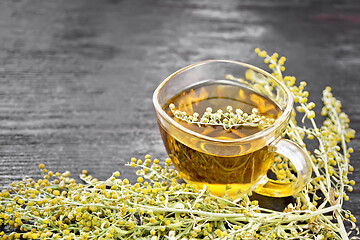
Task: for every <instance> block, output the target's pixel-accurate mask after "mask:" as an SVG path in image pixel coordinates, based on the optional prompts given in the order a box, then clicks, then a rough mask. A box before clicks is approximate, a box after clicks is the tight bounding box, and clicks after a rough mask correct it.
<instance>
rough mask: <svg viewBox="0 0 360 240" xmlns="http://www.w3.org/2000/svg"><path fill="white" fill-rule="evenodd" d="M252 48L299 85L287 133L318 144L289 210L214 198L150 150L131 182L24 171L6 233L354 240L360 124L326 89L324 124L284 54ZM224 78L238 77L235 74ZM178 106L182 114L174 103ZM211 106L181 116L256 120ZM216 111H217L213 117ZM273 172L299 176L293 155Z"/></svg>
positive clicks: (135, 162) (1, 214) (8, 202)
mask: <svg viewBox="0 0 360 240" xmlns="http://www.w3.org/2000/svg"><path fill="white" fill-rule="evenodd" d="M255 51H256V53H258V55H259V56H260V57H263V58H264V62H265V63H268V64H269V67H270V70H271V71H272V74H273V75H274V76H275V77H276V78H277V79H279V80H280V81H283V82H284V83H285V84H286V86H287V87H288V88H289V89H290V90H291V91H292V94H293V96H294V98H295V102H296V103H297V104H298V106H297V107H296V110H294V111H293V112H292V116H291V120H290V122H289V126H288V128H287V130H286V135H287V137H288V138H289V139H291V140H293V141H295V142H297V143H298V144H299V145H301V146H302V147H303V148H306V143H305V142H306V141H305V138H308V139H309V140H312V141H314V144H315V145H316V146H317V147H316V149H315V150H312V151H311V152H309V154H310V156H311V159H312V161H311V165H312V168H313V177H312V179H311V180H310V182H309V183H308V184H307V185H306V187H305V188H304V189H303V190H302V191H300V192H299V193H298V194H296V195H295V196H294V198H295V203H292V204H290V205H288V206H287V207H286V208H285V209H284V211H275V210H271V209H267V208H263V207H260V206H259V204H258V202H257V201H251V200H250V199H249V196H248V195H247V194H245V195H242V196H240V197H239V198H238V199H237V200H236V201H234V200H233V199H231V198H227V197H226V196H224V197H218V196H214V195H212V194H211V193H210V192H209V190H208V189H207V188H206V187H204V188H203V189H198V188H197V187H196V186H194V185H192V184H185V183H182V182H181V181H179V180H180V179H181V177H180V175H179V173H178V172H177V171H176V170H174V169H173V167H172V166H171V160H170V159H166V160H165V161H164V163H163V164H161V161H160V160H158V159H153V158H151V156H150V155H146V156H145V158H144V159H143V160H142V159H135V158H132V159H131V161H130V163H129V164H128V165H129V166H131V167H134V168H138V170H137V171H136V174H137V175H138V176H137V181H136V182H134V183H131V182H130V181H129V180H128V179H126V178H125V179H121V178H120V173H119V172H114V173H113V174H112V176H110V177H109V178H108V179H106V180H97V179H95V178H93V177H91V176H89V175H88V174H87V172H86V171H83V174H81V177H80V178H81V179H82V182H81V183H78V182H76V180H75V179H73V178H71V177H70V173H69V172H64V173H53V172H51V171H49V170H47V169H46V168H45V166H44V165H43V164H41V165H40V168H41V172H42V174H43V178H42V179H39V180H37V181H35V180H34V179H32V178H24V179H23V180H22V181H17V182H14V183H12V184H11V187H10V189H8V190H4V191H2V192H1V193H0V238H3V239H20V238H24V239H151V240H157V239H171V240H175V239H182V240H185V239H316V240H320V239H349V238H350V237H349V236H350V234H351V232H353V234H352V235H355V236H353V237H352V238H356V235H357V231H358V229H357V228H356V225H355V222H356V218H355V217H354V215H353V214H351V212H350V211H349V210H346V209H344V208H343V203H344V201H347V200H349V195H348V192H351V191H352V190H353V185H354V184H355V182H354V181H353V180H351V179H350V175H351V173H352V171H353V167H352V166H351V165H350V154H351V153H352V152H353V149H352V148H349V147H348V143H349V141H350V139H352V138H353V137H354V134H355V131H354V130H352V129H351V128H349V118H348V116H347V115H346V114H345V113H343V112H342V111H341V103H340V102H339V101H338V100H336V99H335V98H334V97H333V95H332V93H331V88H330V87H327V88H326V89H325V90H324V91H323V97H322V100H323V104H324V106H323V108H322V111H321V114H322V115H323V116H324V117H325V121H324V122H323V124H322V125H318V124H319V123H318V122H316V121H315V119H316V115H315V112H314V110H313V108H314V107H315V104H314V103H312V102H309V100H308V97H309V96H308V95H309V93H308V92H307V91H306V90H305V87H306V83H305V82H301V83H300V84H299V85H295V82H296V79H295V77H292V76H283V71H284V70H285V67H284V62H285V60H286V59H285V58H284V57H280V58H279V56H278V54H276V53H275V54H272V55H268V54H267V53H266V52H265V51H261V50H260V49H256V50H255ZM227 77H228V78H231V79H236V76H230V75H229V76H227ZM245 78H246V79H240V78H239V79H238V80H239V81H242V82H244V83H246V84H249V85H252V87H254V88H256V89H258V90H259V91H268V92H271V86H270V85H267V84H266V82H263V83H262V82H261V81H259V79H256V78H255V77H254V75H253V74H252V73H251V72H249V73H248V74H247V77H245ZM173 110H174V113H175V114H176V108H175V107H174V108H173ZM208 110H209V111H206V112H207V113H205V114H206V116H205V117H204V119H207V120H203V121H204V122H202V121H201V119H202V118H203V117H201V118H200V117H199V116H196V118H197V120H195V119H194V115H193V119H189V117H187V118H185V116H188V115H187V114H186V113H185V114H183V113H180V114H178V117H179V118H181V119H183V120H184V121H189V122H190V124H192V122H193V123H194V124H200V126H201V125H202V124H205V121H208V122H206V124H213V123H212V122H211V120H213V121H215V124H220V125H222V126H224V128H225V129H229V128H231V127H236V126H235V125H234V124H249V123H248V121H247V119H248V117H244V114H240V111H238V112H237V110H235V111H233V110H232V109H231V108H228V109H226V112H225V113H228V114H229V115H225V113H222V112H221V113H219V112H218V111H216V112H215V113H213V112H212V111H210V109H208ZM231 113H233V114H235V117H236V119H237V120H236V121H238V120H239V119H243V120H244V119H245V121H243V122H236V121H235V119H234V116H230V114H231ZM238 113H239V114H238ZM297 113H300V114H303V116H304V117H303V121H309V122H310V123H311V126H310V127H308V126H306V125H305V124H303V123H302V122H299V123H298V122H296V120H295V117H296V114H297ZM214 114H218V115H217V116H215V117H214ZM249 114H250V115H252V114H253V117H252V119H253V120H254V119H259V118H260V119H262V120H264V119H263V118H262V116H261V114H259V113H258V112H256V110H253V112H251V113H248V116H249ZM219 115H220V116H219ZM181 119H180V120H181ZM226 119H227V121H228V122H226V121H225V120H226ZM230 119H233V121H232V123H230ZM183 120H181V121H183ZM216 121H218V122H216ZM241 121H242V120H241ZM256 121H257V120H256ZM256 121H255V123H256ZM269 121H271V120H269ZM210 122H211V123H210ZM224 122H225V124H224ZM265 122H266V121H265ZM259 123H260V121H258V122H257V124H259ZM231 124H233V125H231ZM251 124H253V123H251ZM272 171H273V172H274V173H275V174H276V175H277V178H278V179H279V180H281V181H284V182H287V181H291V179H292V178H293V177H294V176H293V171H292V166H291V164H289V162H288V160H287V159H286V158H278V159H277V160H276V162H275V164H274V166H273V167H272ZM344 221H348V222H350V223H352V228H350V229H346V228H345V226H344ZM353 230H356V231H353Z"/></svg>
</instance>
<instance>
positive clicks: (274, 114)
mask: <svg viewBox="0 0 360 240" xmlns="http://www.w3.org/2000/svg"><path fill="white" fill-rule="evenodd" d="M171 103H173V104H175V106H176V109H179V110H181V111H185V112H186V113H187V115H192V114H193V113H194V112H197V113H199V115H200V117H201V116H202V114H203V113H204V112H205V109H206V108H207V107H211V108H212V109H213V112H215V111H217V110H218V109H221V110H223V111H224V112H225V111H226V107H227V106H232V108H233V109H234V110H235V109H237V108H240V109H241V110H242V111H243V112H246V113H249V114H250V113H251V110H252V109H253V108H257V109H258V110H259V114H260V115H263V116H265V117H269V118H273V119H276V118H278V117H279V116H280V115H281V113H282V110H281V109H280V108H279V106H278V105H277V104H276V103H275V102H274V101H272V100H270V99H269V98H267V97H265V96H263V95H261V94H259V93H257V92H255V91H253V90H252V89H250V88H248V87H246V86H243V85H240V84H239V85H238V84H234V83H233V82H230V81H227V80H221V81H219V80H217V81H206V82H203V83H202V84H198V85H195V86H192V87H190V88H189V89H186V90H184V91H182V92H180V93H179V94H177V95H175V96H174V97H172V98H171V99H170V100H169V101H168V102H167V103H166V104H165V105H164V106H163V109H164V110H165V112H166V113H167V114H168V115H169V116H171V117H173V118H174V120H175V121H176V122H178V123H179V124H181V125H183V126H184V127H185V128H187V129H189V130H191V131H194V132H197V133H200V134H202V135H206V136H209V137H212V138H215V139H230V140H231V139H234V140H235V139H239V138H243V137H246V136H250V135H252V134H255V133H257V132H259V131H261V130H262V129H259V128H257V127H249V126H246V127H245V126H242V127H236V128H231V129H230V131H229V130H224V128H223V126H204V125H202V126H201V127H199V126H198V125H197V124H190V123H187V122H185V121H182V120H179V119H177V118H175V117H174V116H173V114H172V112H171V110H170V109H169V104H171ZM160 132H161V136H162V138H163V140H164V144H165V147H166V149H167V152H168V154H169V156H170V158H171V159H172V161H173V164H174V165H175V167H176V169H177V170H178V171H179V173H180V174H181V175H182V177H183V178H184V179H185V181H186V182H188V183H194V184H197V185H198V186H199V187H202V186H203V185H204V184H206V186H207V187H208V188H209V189H210V191H211V192H212V193H213V194H216V195H220V196H221V195H223V194H224V193H225V190H226V191H227V194H229V195H236V194H238V193H240V194H241V193H245V192H247V191H249V190H250V189H251V188H252V187H254V186H256V184H257V183H258V182H259V181H261V179H262V178H264V176H265V175H266V173H267V171H268V169H269V168H270V166H271V164H272V163H273V160H274V154H273V153H272V152H271V151H269V150H268V147H263V148H261V149H260V150H256V151H253V152H251V151H250V153H249V151H247V154H241V153H240V154H239V155H236V156H217V155H212V154H208V153H207V152H206V151H205V150H204V151H198V150H195V149H193V148H192V146H187V145H185V144H183V143H182V142H180V141H178V140H176V139H175V138H174V137H172V135H171V132H170V133H169V132H167V131H166V130H165V129H164V128H163V127H160ZM253 147H254V149H259V147H257V148H256V146H253Z"/></svg>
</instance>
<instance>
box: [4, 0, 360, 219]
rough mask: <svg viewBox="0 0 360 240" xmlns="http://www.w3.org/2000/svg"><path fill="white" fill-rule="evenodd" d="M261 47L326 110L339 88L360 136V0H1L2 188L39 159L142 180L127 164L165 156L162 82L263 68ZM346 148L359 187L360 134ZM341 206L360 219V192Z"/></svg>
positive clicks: (56, 167) (34, 173) (57, 166)
mask: <svg viewBox="0 0 360 240" xmlns="http://www.w3.org/2000/svg"><path fill="white" fill-rule="evenodd" d="M256 47H259V48H261V49H265V50H267V51H268V52H278V53H279V54H280V55H284V56H286V57H287V59H288V61H287V62H286V67H287V70H286V73H287V74H289V75H294V76H296V77H297V79H299V81H300V80H305V81H307V83H308V87H307V89H308V90H309V92H310V100H312V101H314V102H315V103H317V108H316V109H317V111H318V112H319V110H320V106H321V92H322V90H323V89H324V88H325V86H327V85H330V86H332V88H333V93H334V95H335V96H336V97H337V98H338V99H339V100H341V101H342V104H343V110H344V111H345V112H346V113H348V114H349V116H350V119H351V127H352V128H354V129H355V130H357V131H359V129H360V109H359V106H360V93H359V91H360V77H359V74H360V1H356V0H353V1H331V0H329V1H310V0H308V1H307V0H275V1H265V0H258V1H251V0H246V1H241V0H230V1H223V0H215V1H214V0H189V1H175V0H174V1H165V0H162V1H161V0H158V1H146V0H144V1H138V0H127V1H125V0H124V1H120V0H119V1H117V0H109V1H95V0H90V1H89V0H72V1H55V0H46V1H40V0H34V1H25V0H16V1H10V0H9V1H1V2H0V84H1V85H0V188H7V187H8V186H9V184H10V183H11V182H12V181H14V180H21V179H22V178H23V177H24V176H29V177H34V178H38V177H40V173H39V170H38V165H39V164H40V163H45V164H46V166H47V167H48V168H49V169H51V170H52V171H54V172H55V171H65V170H70V171H71V172H72V176H74V177H77V176H78V175H79V174H80V173H81V170H82V169H87V170H88V171H89V174H91V175H93V176H94V177H96V178H99V179H105V178H107V177H109V176H110V175H111V173H112V172H114V171H116V170H119V171H120V172H121V174H122V177H124V178H125V177H127V178H129V179H131V180H134V171H135V170H133V169H131V168H128V167H125V166H124V164H125V163H127V162H129V161H130V158H131V157H136V158H143V157H144V155H145V154H151V155H152V156H153V157H157V158H160V159H162V160H164V159H165V158H166V156H167V155H166V153H165V149H164V147H163V145H162V141H161V138H160V134H159V131H158V128H157V124H156V120H155V116H154V112H153V106H152V93H153V91H154V89H155V88H156V86H157V85H158V84H159V83H160V82H161V81H162V80H163V79H164V78H165V77H166V76H167V75H169V74H170V73H172V72H174V71H175V70H177V69H179V68H181V67H184V66H186V65H189V64H191V63H195V62H198V61H202V60H205V59H213V58H223V59H232V60H240V61H245V62H249V63H251V64H255V65H258V66H260V67H262V68H265V67H266V66H265V64H264V63H262V59H260V58H258V57H257V56H256V54H255V53H254V48H256ZM319 124H321V123H319ZM350 145H351V146H352V147H353V148H354V149H355V153H354V154H353V155H352V157H351V162H352V164H353V165H354V167H355V171H354V174H353V175H352V176H350V178H351V179H355V180H357V181H358V182H360V162H359V152H360V140H359V134H357V135H356V138H355V139H354V140H353V141H352V142H351V144H350ZM345 208H347V209H350V210H352V212H353V213H354V215H355V216H356V217H359V215H360V184H357V185H355V187H354V192H353V193H351V194H350V201H349V202H347V203H346V205H345Z"/></svg>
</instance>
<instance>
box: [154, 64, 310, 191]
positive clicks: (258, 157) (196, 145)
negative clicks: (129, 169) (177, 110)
mask: <svg viewBox="0 0 360 240" xmlns="http://www.w3.org/2000/svg"><path fill="white" fill-rule="evenodd" d="M209 81H211V82H212V83H215V84H216V83H223V82H224V81H226V84H230V85H231V84H234V85H236V86H239V87H242V88H244V89H248V90H249V91H251V92H253V93H254V94H255V95H256V94H257V95H259V96H263V97H264V98H265V99H268V100H271V101H272V102H274V103H276V105H277V106H278V108H279V109H280V110H281V111H280V113H279V115H278V116H277V117H276V119H275V121H274V123H273V124H271V125H270V126H269V127H267V128H265V129H262V130H259V131H257V132H255V133H254V134H250V135H248V136H244V137H238V138H231V139H226V138H225V139H224V138H218V137H213V136H210V135H207V134H204V133H199V132H197V131H194V130H192V129H191V128H189V127H187V126H188V125H187V124H190V123H181V122H179V121H178V120H176V119H175V118H174V116H171V114H170V113H169V112H168V111H166V109H165V107H166V105H169V103H168V102H169V100H171V99H173V97H174V96H176V95H178V94H180V93H181V92H182V91H184V90H186V89H189V88H191V87H192V86H197V85H199V84H200V85H201V84H202V83H206V82H209ZM221 94H222V95H224V94H225V95H226V94H231V96H221V97H222V98H223V97H229V98H236V97H237V96H236V94H235V95H234V93H233V92H231V91H223V92H222V93H221ZM248 101H256V99H255V100H254V99H252V97H249V98H248ZM253 103H254V102H252V103H251V104H253ZM153 104H154V107H155V113H156V117H157V121H158V125H159V129H160V133H161V136H162V139H163V142H164V145H165V147H166V150H167V152H168V155H169V157H170V158H171V160H172V162H173V164H174V166H175V168H176V169H177V171H178V172H179V173H180V174H181V176H182V177H183V179H184V180H185V181H186V182H187V183H192V184H196V185H198V188H203V186H204V185H206V186H207V188H209V190H210V191H211V193H212V194H214V195H218V196H223V195H224V194H225V193H226V194H227V195H228V196H236V195H238V194H240V195H241V194H245V193H248V192H250V191H255V192H256V193H258V194H261V195H265V196H271V197H285V196H291V195H294V194H296V193H297V192H299V191H301V190H302V189H303V187H304V186H305V185H306V184H307V182H308V181H309V180H310V177H311V172H312V168H311V164H310V157H309V156H308V154H307V152H306V151H305V150H304V149H302V148H301V147H300V146H299V145H298V144H296V143H295V142H293V141H290V140H288V139H284V138H283V137H282V136H283V135H284V132H285V130H286V128H287V126H288V122H289V119H290V114H291V111H292V109H293V97H292V94H291V92H290V91H289V89H288V88H287V87H286V86H285V85H284V84H283V83H282V82H280V81H279V80H277V79H276V78H275V77H273V76H272V75H271V74H269V73H267V72H266V71H264V70H261V69H259V68H257V67H254V66H252V65H249V64H246V63H242V62H236V61H230V60H207V61H204V62H200V63H196V64H193V65H190V66H187V67H185V68H182V69H180V70H178V71H176V72H175V73H173V74H171V75H170V76H169V77H167V78H166V79H165V80H164V81H163V82H162V83H161V84H160V85H159V86H158V87H157V88H156V90H155V92H154V95H153ZM256 104H258V105H259V106H260V107H261V106H262V105H261V104H262V103H261V102H258V103H256ZM215 110H216V109H215ZM190 114H191V113H190ZM224 131H225V130H224ZM279 156H280V157H283V158H287V159H288V160H289V161H290V162H291V163H292V167H293V168H294V170H296V174H297V177H296V178H294V180H293V181H288V182H284V181H280V180H274V179H271V178H269V177H268V172H269V169H270V168H271V166H272V165H273V164H274V161H275V159H276V157H279ZM290 165H291V164H290Z"/></svg>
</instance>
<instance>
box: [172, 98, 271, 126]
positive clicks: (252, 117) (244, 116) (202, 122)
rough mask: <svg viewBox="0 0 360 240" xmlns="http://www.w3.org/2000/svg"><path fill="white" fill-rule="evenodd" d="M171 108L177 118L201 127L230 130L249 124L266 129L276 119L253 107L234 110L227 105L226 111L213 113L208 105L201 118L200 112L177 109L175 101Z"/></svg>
mask: <svg viewBox="0 0 360 240" xmlns="http://www.w3.org/2000/svg"><path fill="white" fill-rule="evenodd" d="M169 108H170V110H171V112H172V113H173V114H174V116H175V117H176V118H178V119H180V120H182V121H185V122H187V123H194V124H197V125H198V126H199V127H201V126H207V125H210V126H222V127H223V128H224V129H225V130H228V129H230V128H233V127H240V126H249V127H258V128H260V129H265V128H267V127H269V126H271V125H272V124H273V123H274V121H275V120H274V119H273V118H267V117H265V116H261V115H260V114H259V110H258V109H256V108H253V109H252V111H251V113H246V112H243V110H241V109H240V108H237V109H235V111H233V108H232V106H227V107H226V112H223V110H221V109H218V110H217V111H216V112H214V113H213V110H212V108H211V107H207V108H206V110H205V112H204V114H203V115H202V117H200V118H199V113H197V112H195V113H193V114H192V115H187V113H186V112H184V111H180V110H177V109H176V106H175V104H173V103H171V104H170V105H169Z"/></svg>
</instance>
